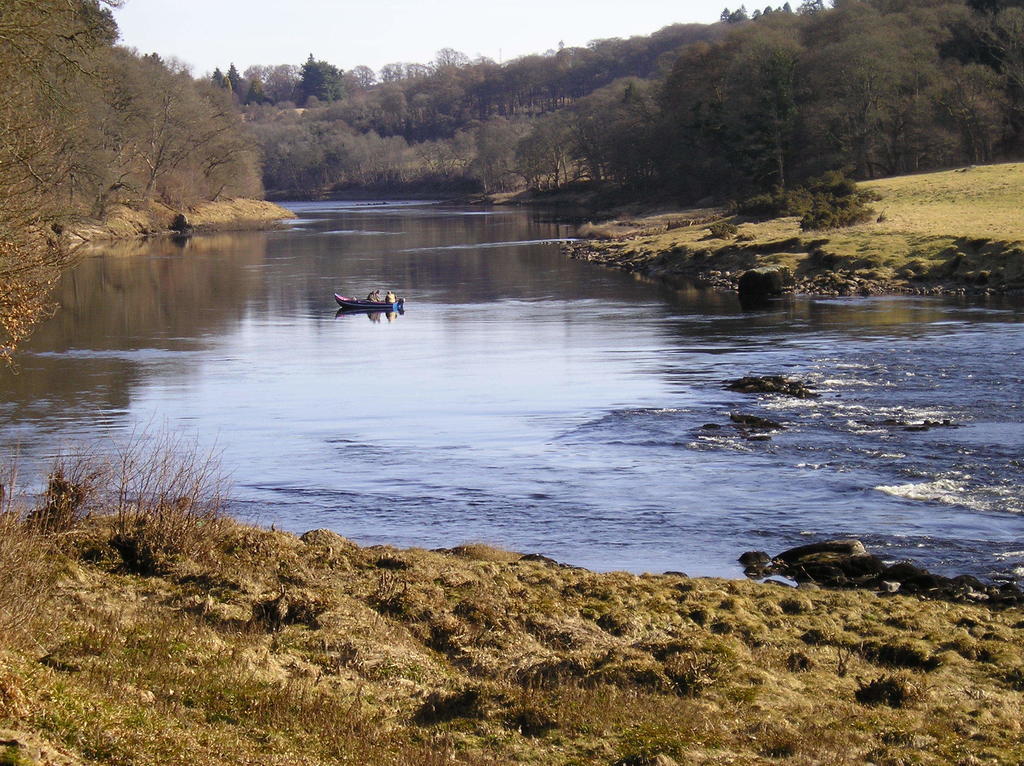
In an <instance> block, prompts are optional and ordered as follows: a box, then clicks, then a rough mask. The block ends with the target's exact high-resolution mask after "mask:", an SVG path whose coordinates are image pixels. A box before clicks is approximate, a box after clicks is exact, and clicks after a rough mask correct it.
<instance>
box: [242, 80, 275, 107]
mask: <svg viewBox="0 0 1024 766" xmlns="http://www.w3.org/2000/svg"><path fill="white" fill-rule="evenodd" d="M269 100H270V99H268V98H267V96H266V94H264V92H263V83H261V82H260V81H259V80H257V79H255V78H253V79H252V80H249V92H248V93H246V94H245V103H246V105H247V106H248V105H249V104H265V103H266V102H267V101H269Z"/></svg>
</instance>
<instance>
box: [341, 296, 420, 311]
mask: <svg viewBox="0 0 1024 766" xmlns="http://www.w3.org/2000/svg"><path fill="white" fill-rule="evenodd" d="M334 300H336V301H337V302H338V305H339V306H341V307H342V308H343V309H346V310H349V311H403V310H405V298H399V299H398V300H397V301H395V302H394V303H388V302H387V301H367V300H359V299H358V298H346V297H345V296H344V295H338V294H337V293H335V294H334Z"/></svg>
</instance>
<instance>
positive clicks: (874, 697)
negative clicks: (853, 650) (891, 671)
mask: <svg viewBox="0 0 1024 766" xmlns="http://www.w3.org/2000/svg"><path fill="white" fill-rule="evenodd" d="M857 686H858V688H857V691H856V692H854V696H855V697H856V698H857V702H859V703H861V704H862V705H870V706H876V705H888V706H889V707H891V708H903V707H908V706H910V705H911V704H913V703H914V702H917V701H918V700H920V699H921V697H922V689H921V687H920V686H919V685H917V684H915V683H913V682H912V681H910V680H909V679H908V678H906V677H904V676H898V675H884V676H879V677H878V678H875V679H873V680H871V681H868V682H866V683H865V682H864V681H858V682H857Z"/></svg>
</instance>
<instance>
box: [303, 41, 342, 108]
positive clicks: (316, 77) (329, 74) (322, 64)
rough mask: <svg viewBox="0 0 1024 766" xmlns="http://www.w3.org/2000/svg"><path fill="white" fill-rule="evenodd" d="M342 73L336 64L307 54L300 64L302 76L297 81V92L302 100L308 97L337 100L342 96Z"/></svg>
mask: <svg viewBox="0 0 1024 766" xmlns="http://www.w3.org/2000/svg"><path fill="white" fill-rule="evenodd" d="M342 92H343V89H342V73H341V70H340V69H338V68H337V67H336V66H333V65H331V64H328V63H327V62H326V61H317V60H316V59H314V58H313V54H312V53H310V54H309V58H308V59H306V63H305V64H303V65H302V77H301V80H300V81H299V93H300V96H301V99H302V102H303V103H305V102H306V101H307V100H309V99H310V98H315V99H317V100H318V101H338V100H339V99H340V98H341V96H342Z"/></svg>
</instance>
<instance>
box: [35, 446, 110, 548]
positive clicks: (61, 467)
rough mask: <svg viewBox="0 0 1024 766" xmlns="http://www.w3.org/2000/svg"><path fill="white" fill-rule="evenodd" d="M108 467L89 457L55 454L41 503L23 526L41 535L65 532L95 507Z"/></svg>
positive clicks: (84, 455)
mask: <svg viewBox="0 0 1024 766" xmlns="http://www.w3.org/2000/svg"><path fill="white" fill-rule="evenodd" d="M108 478H109V466H108V465H107V464H105V463H103V462H101V461H99V460H98V459H96V458H94V457H93V456H92V455H89V454H78V455H74V456H68V455H58V456H57V457H56V459H55V460H54V461H53V465H52V467H51V468H50V475H49V477H48V478H47V485H46V491H45V492H44V493H43V496H42V504H41V505H39V506H38V507H36V508H35V509H34V510H33V511H32V512H31V513H29V514H28V517H27V523H28V524H30V525H31V526H32V527H33V528H34V529H35V530H36V531H38V532H41V533H43V534H60V533H63V532H68V531H70V530H72V529H74V527H75V526H76V525H77V524H78V523H79V522H80V521H81V520H82V519H83V518H85V517H86V516H87V515H89V513H91V512H92V511H93V510H97V508H96V500H97V499H98V497H99V495H100V492H101V490H102V488H103V485H104V483H105V482H106V481H107V479H108Z"/></svg>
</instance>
